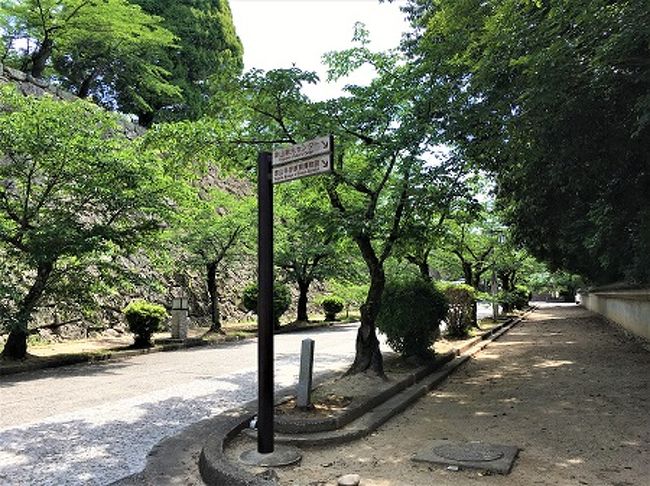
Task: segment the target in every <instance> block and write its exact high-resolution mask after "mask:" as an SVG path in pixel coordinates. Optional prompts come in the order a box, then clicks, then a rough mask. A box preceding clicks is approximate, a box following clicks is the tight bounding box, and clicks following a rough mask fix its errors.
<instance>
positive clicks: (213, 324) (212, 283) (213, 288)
mask: <svg viewBox="0 0 650 486" xmlns="http://www.w3.org/2000/svg"><path fill="white" fill-rule="evenodd" d="M206 269H207V285H208V296H209V297H210V331H213V332H221V313H220V312H219V288H218V285H217V263H216V262H210V263H208V264H207V265H206Z"/></svg>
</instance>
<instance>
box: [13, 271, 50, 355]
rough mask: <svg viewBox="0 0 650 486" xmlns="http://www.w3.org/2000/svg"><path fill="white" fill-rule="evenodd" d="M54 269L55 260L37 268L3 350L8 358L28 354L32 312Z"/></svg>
mask: <svg viewBox="0 0 650 486" xmlns="http://www.w3.org/2000/svg"><path fill="white" fill-rule="evenodd" d="M53 269H54V262H45V263H40V264H39V265H38V268H37V269H36V278H35V280H34V283H32V286H31V288H30V289H29V292H27V295H26V296H25V298H24V299H23V301H22V303H21V304H20V307H19V310H18V313H17V314H16V320H15V322H14V324H13V325H12V328H11V330H10V331H9V338H8V339H7V342H6V343H5V347H4V349H3V350H2V356H3V357H5V358H8V359H16V360H18V359H24V358H25V356H27V336H28V334H29V332H28V330H27V327H28V325H29V321H30V320H31V317H32V312H33V311H34V309H35V308H36V305H37V304H38V302H39V301H40V300H41V297H42V295H43V292H44V291H45V286H46V285H47V282H48V280H49V278H50V274H51V273H52V270H53Z"/></svg>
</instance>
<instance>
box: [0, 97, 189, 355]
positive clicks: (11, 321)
mask: <svg viewBox="0 0 650 486" xmlns="http://www.w3.org/2000/svg"><path fill="white" fill-rule="evenodd" d="M0 98H1V103H2V106H3V107H4V109H3V110H2V112H1V113H0V154H1V155H0V158H1V159H2V164H0V180H2V184H1V185H0V252H2V253H3V254H5V255H6V256H7V257H8V258H10V259H11V260H12V261H13V262H15V263H16V265H17V267H16V268H17V269H18V270H19V271H21V274H22V275H25V277H24V280H23V281H22V282H16V285H11V284H12V282H11V281H9V282H5V285H6V284H7V283H8V284H9V285H11V288H10V289H8V290H9V292H6V291H5V294H4V297H5V299H4V305H5V307H6V308H8V309H9V312H7V313H6V314H3V320H4V321H5V322H4V325H5V327H8V328H9V330H10V333H9V338H8V340H7V342H6V344H5V347H4V350H3V355H4V356H5V357H7V358H12V359H20V358H23V357H24V356H25V353H26V343H27V334H28V326H29V323H30V320H31V318H32V315H33V313H34V312H35V311H36V310H37V309H38V308H39V307H40V306H41V305H42V304H43V302H45V301H46V300H47V299H48V298H50V297H53V296H56V295H65V297H66V299H69V300H71V301H73V300H74V299H76V298H79V297H80V296H79V293H78V292H77V290H78V289H79V288H86V289H87V288H88V287H90V286H91V282H93V281H96V280H98V279H101V278H103V277H107V276H108V277H110V274H107V273H106V272H104V269H105V268H110V267H111V265H112V264H113V261H114V259H115V258H116V257H117V256H118V255H120V254H123V253H125V252H133V251H134V250H135V248H137V246H138V245H140V244H142V243H143V242H145V241H146V240H147V238H149V237H151V236H153V235H155V234H157V233H158V231H159V229H160V227H161V224H162V221H163V219H164V218H165V216H166V214H168V213H169V212H170V211H171V208H170V204H171V201H172V200H173V198H172V196H173V194H174V188H175V187H177V186H178V185H179V183H178V182H176V183H174V184H172V181H171V179H170V178H169V177H168V176H167V175H166V172H165V168H164V166H163V165H162V164H161V162H160V160H159V158H158V157H157V156H156V155H155V154H154V153H153V152H151V151H149V150H146V149H145V148H143V146H142V144H141V143H140V141H139V140H134V141H132V140H129V138H127V136H126V135H125V134H124V130H123V129H122V128H121V127H120V126H119V124H118V121H117V119H116V118H115V117H114V116H111V115H110V114H107V113H105V112H102V111H101V110H100V109H99V108H97V107H95V106H93V105H90V104H88V103H86V102H83V101H77V102H74V103H68V102H61V101H55V100H53V99H51V98H48V97H45V98H40V99H37V98H33V97H23V96H22V95H20V94H18V93H16V91H15V89H13V88H12V87H9V86H6V87H4V88H2V90H1V91H0ZM71 289H75V291H71ZM7 297H9V299H7Z"/></svg>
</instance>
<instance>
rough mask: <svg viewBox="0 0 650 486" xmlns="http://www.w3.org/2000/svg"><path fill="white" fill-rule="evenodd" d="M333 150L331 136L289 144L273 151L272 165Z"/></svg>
mask: <svg viewBox="0 0 650 486" xmlns="http://www.w3.org/2000/svg"><path fill="white" fill-rule="evenodd" d="M332 151H333V147H332V136H331V135H330V136H327V137H319V138H315V139H313V140H309V141H307V142H304V143H299V144H296V145H291V146H289V147H284V148H281V149H277V150H274V151H273V166H274V167H275V166H276V165H284V164H288V163H289V162H293V161H294V160H301V159H308V158H310V157H313V156H315V155H322V154H327V153H330V152H332Z"/></svg>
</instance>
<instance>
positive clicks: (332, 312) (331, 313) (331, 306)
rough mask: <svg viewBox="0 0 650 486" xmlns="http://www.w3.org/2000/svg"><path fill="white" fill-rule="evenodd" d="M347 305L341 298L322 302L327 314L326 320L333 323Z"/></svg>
mask: <svg viewBox="0 0 650 486" xmlns="http://www.w3.org/2000/svg"><path fill="white" fill-rule="evenodd" d="M344 306H345V303H344V302H343V299H341V298H340V297H336V296H332V297H325V298H324V299H323V302H321V307H322V308H323V311H324V312H325V320H326V321H333V320H335V319H336V314H337V313H339V312H341V311H342V310H343V307H344Z"/></svg>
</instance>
